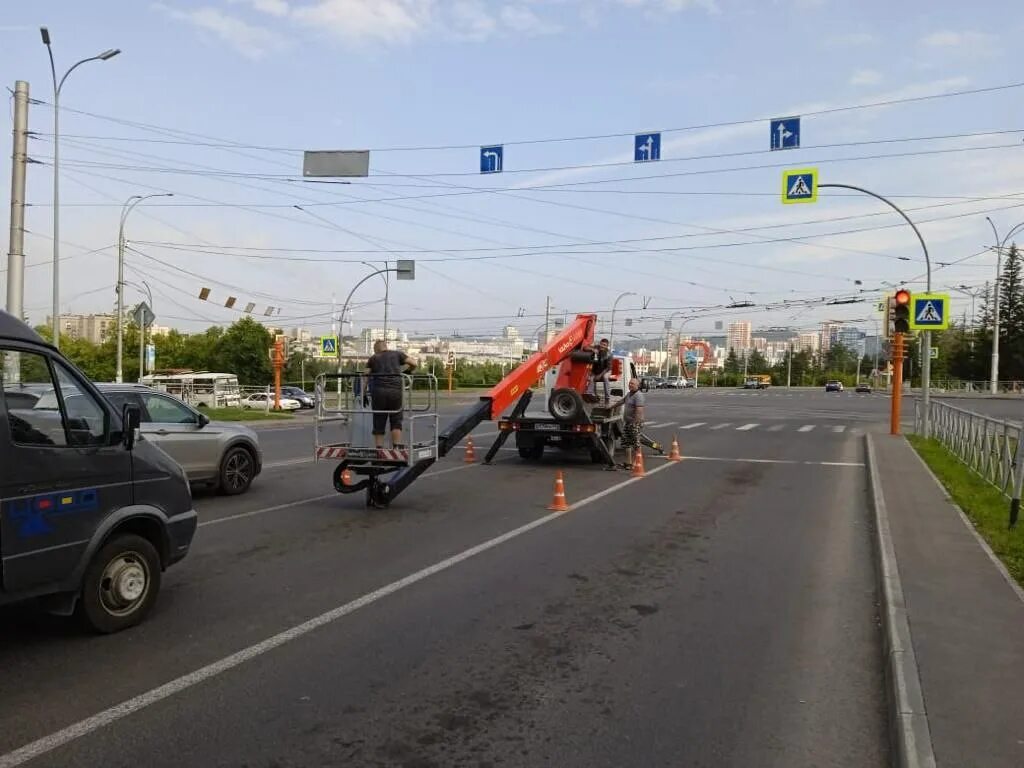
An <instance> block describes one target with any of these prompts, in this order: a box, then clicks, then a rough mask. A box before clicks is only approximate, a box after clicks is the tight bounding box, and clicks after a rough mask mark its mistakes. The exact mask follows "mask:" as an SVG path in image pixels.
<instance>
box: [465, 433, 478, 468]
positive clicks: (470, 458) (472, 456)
mask: <svg viewBox="0 0 1024 768" xmlns="http://www.w3.org/2000/svg"><path fill="white" fill-rule="evenodd" d="M463 461H464V462H466V463H467V464H475V463H476V451H474V450H473V438H472V437H471V438H469V439H468V440H466V456H465V458H464V459H463Z"/></svg>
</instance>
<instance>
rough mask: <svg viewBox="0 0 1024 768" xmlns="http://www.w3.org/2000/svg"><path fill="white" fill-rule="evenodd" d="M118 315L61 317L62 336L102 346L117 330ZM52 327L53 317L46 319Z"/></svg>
mask: <svg viewBox="0 0 1024 768" xmlns="http://www.w3.org/2000/svg"><path fill="white" fill-rule="evenodd" d="M116 321H117V315H61V316H60V333H61V336H64V337H67V338H71V339H85V340H86V341H91V342H92V343H93V344H102V343H103V342H104V341H106V340H107V339H108V338H109V337H111V336H112V335H113V334H114V333H115V332H116V330H117V322H116ZM46 324H47V325H52V324H53V318H52V316H50V317H47V318H46Z"/></svg>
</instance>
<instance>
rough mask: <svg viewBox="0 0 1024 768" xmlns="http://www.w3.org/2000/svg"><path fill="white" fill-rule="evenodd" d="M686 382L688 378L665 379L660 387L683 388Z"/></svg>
mask: <svg viewBox="0 0 1024 768" xmlns="http://www.w3.org/2000/svg"><path fill="white" fill-rule="evenodd" d="M685 382H686V379H663V380H662V381H661V383H660V384H659V385H658V389H682V388H683V387H684V386H685Z"/></svg>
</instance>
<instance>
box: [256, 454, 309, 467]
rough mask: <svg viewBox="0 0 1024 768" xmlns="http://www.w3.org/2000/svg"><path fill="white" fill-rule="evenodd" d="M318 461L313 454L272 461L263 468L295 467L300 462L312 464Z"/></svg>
mask: <svg viewBox="0 0 1024 768" xmlns="http://www.w3.org/2000/svg"><path fill="white" fill-rule="evenodd" d="M314 461H316V459H314V458H313V457H312V456H310V457H309V458H307V459H282V460H281V461H271V462H268V463H267V464H264V465H263V469H280V468H281V467H294V466H298V465H299V464H310V463H312V462H314Z"/></svg>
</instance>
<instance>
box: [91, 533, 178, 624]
mask: <svg viewBox="0 0 1024 768" xmlns="http://www.w3.org/2000/svg"><path fill="white" fill-rule="evenodd" d="M159 591H160V556H159V555H158V554H157V552H156V548H155V547H154V546H153V545H152V544H151V543H149V542H148V541H147V540H146V539H144V538H142V537H141V536H137V535H135V534H133V533H125V534H122V535H120V536H115V537H114V538H113V539H111V540H110V541H108V542H107V543H106V544H104V545H103V547H102V548H101V549H100V551H99V552H97V553H96V556H95V557H93V559H92V561H91V562H90V563H89V567H88V568H87V569H86V571H85V579H84V581H83V584H82V597H81V599H80V600H79V601H78V607H77V612H78V616H79V618H80V620H81V621H83V622H84V623H85V625H86V626H87V627H88V628H90V629H92V630H95V631H96V632H101V633H103V634H111V633H113V632H120V631H121V630H122V629H127V628H128V627H134V626H135V625H136V624H138V623H139V622H140V621H142V620H143V619H144V618H145V617H146V614H147V613H149V609H150V608H152V607H153V603H154V602H155V601H156V596H157V593H158V592H159Z"/></svg>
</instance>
